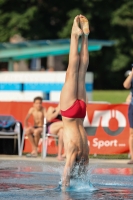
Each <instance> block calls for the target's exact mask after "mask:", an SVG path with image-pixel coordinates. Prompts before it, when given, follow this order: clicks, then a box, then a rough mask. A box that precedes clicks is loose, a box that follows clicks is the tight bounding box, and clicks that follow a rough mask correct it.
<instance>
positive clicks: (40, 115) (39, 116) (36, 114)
mask: <svg viewBox="0 0 133 200" xmlns="http://www.w3.org/2000/svg"><path fill="white" fill-rule="evenodd" d="M32 115H33V118H34V126H38V127H42V126H43V122H44V108H43V107H42V109H41V110H36V109H35V108H32Z"/></svg>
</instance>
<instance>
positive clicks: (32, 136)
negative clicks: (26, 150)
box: [24, 97, 46, 157]
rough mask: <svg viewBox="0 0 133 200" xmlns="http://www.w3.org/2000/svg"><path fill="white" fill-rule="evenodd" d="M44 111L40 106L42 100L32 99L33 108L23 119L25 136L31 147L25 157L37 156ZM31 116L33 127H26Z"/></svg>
mask: <svg viewBox="0 0 133 200" xmlns="http://www.w3.org/2000/svg"><path fill="white" fill-rule="evenodd" d="M45 113H46V110H45V108H43V106H42V98H41V97H36V98H34V103H33V107H31V108H30V109H29V111H28V114H27V116H26V118H25V122H24V126H25V134H26V135H27V136H28V139H29V141H30V143H31V145H32V152H31V153H30V154H27V157H37V155H38V142H39V139H40V136H41V133H42V131H43V124H44V117H45ZM31 115H32V116H33V119H34V126H33V127H32V126H30V127H29V126H28V120H29V118H30V116H31Z"/></svg>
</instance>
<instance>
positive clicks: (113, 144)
mask: <svg viewBox="0 0 133 200" xmlns="http://www.w3.org/2000/svg"><path fill="white" fill-rule="evenodd" d="M127 112H128V105H127V104H88V106H87V114H86V117H85V120H84V126H85V128H86V131H87V134H88V143H89V144H90V153H91V154H119V153H126V152H128V151H129V147H128V139H129V124H128V116H127Z"/></svg>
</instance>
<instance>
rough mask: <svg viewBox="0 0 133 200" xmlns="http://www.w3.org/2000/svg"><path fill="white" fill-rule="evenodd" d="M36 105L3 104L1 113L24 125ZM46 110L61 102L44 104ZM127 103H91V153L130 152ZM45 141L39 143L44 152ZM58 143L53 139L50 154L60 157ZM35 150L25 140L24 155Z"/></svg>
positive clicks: (88, 124) (87, 121)
mask: <svg viewBox="0 0 133 200" xmlns="http://www.w3.org/2000/svg"><path fill="white" fill-rule="evenodd" d="M32 105H33V103H32V102H0V114H7V115H8V114H11V115H13V116H14V118H15V119H16V120H18V121H21V122H22V124H23V122H24V119H25V116H26V114H27V112H28V110H29V108H30V107H31V106H32ZM43 106H44V107H46V109H47V108H48V107H49V106H54V107H55V106H57V103H53V102H43ZM127 112H128V105H127V104H93V103H91V104H88V105H87V113H86V117H85V120H84V127H85V129H86V132H87V135H88V143H89V145H90V154H120V153H127V152H129V146H128V138H129V124H128V116H127ZM29 122H30V124H31V125H32V124H33V119H32V118H31V119H30V120H29ZM41 144H42V139H40V142H39V148H40V151H41ZM57 148H58V147H57V141H55V140H54V138H49V141H48V154H57ZM29 151H31V145H30V143H29V141H28V139H27V138H25V148H24V152H29Z"/></svg>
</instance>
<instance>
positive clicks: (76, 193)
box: [0, 161, 133, 200]
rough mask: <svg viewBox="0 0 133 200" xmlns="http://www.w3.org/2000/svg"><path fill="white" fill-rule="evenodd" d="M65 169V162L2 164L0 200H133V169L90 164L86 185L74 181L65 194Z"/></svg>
mask: <svg viewBox="0 0 133 200" xmlns="http://www.w3.org/2000/svg"><path fill="white" fill-rule="evenodd" d="M63 166H64V164H62V163H45V162H34V161H0V200H6V199H9V200H12V199H13V200H30V199H32V200H45V199H46V200H131V199H133V169H132V168H109V167H105V168H103V167H101V166H98V165H96V166H95V165H91V166H89V167H88V173H87V181H86V182H84V180H80V181H79V182H78V181H77V180H76V181H75V180H73V181H72V182H71V186H72V187H71V189H70V190H69V191H67V192H62V191H60V189H59V187H58V183H59V181H60V177H61V173H62V171H63ZM91 184H92V185H93V186H92V185H91ZM93 187H94V188H93Z"/></svg>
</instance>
